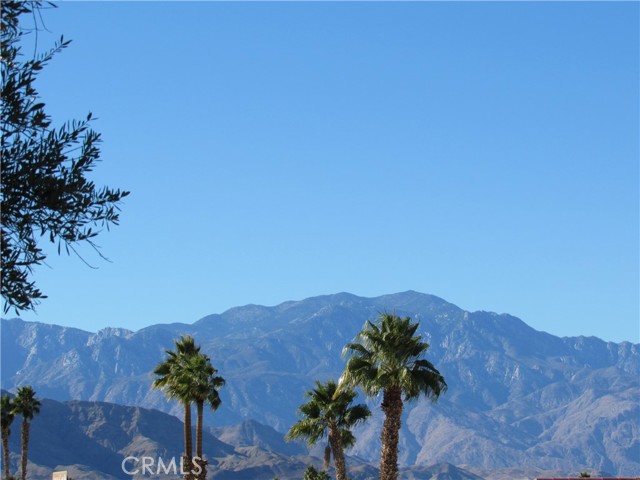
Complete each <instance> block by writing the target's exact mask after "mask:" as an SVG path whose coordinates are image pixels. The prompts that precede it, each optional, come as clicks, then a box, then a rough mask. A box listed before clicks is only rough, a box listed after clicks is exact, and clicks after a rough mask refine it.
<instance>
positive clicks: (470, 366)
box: [2, 291, 640, 475]
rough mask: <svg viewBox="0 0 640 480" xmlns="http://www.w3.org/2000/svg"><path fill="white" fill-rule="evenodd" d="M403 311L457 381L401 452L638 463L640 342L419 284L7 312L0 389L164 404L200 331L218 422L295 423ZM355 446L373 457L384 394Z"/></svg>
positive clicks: (575, 464) (492, 464)
mask: <svg viewBox="0 0 640 480" xmlns="http://www.w3.org/2000/svg"><path fill="white" fill-rule="evenodd" d="M393 309H395V311H396V313H397V314H399V315H409V316H411V317H413V318H415V319H419V320H420V321H421V328H420V333H421V334H422V335H423V336H424V337H425V338H426V339H427V341H428V342H429V343H430V345H431V348H430V350H429V353H428V358H429V359H430V360H431V361H432V362H433V363H434V364H435V365H436V366H437V367H438V368H439V369H440V371H441V372H442V373H443V375H444V376H445V378H446V380H447V383H448V384H449V391H448V392H447V393H446V394H445V395H444V396H443V397H442V398H441V399H440V401H439V402H438V403H437V404H435V405H432V404H431V403H430V402H428V401H422V400H421V401H417V402H415V403H411V404H409V405H408V406H407V408H406V411H405V416H404V417H403V422H404V428H403V430H402V438H401V452H400V453H401V461H402V462H403V464H406V465H414V464H415V465H419V466H425V467H427V466H430V465H433V464H442V463H449V464H452V465H469V466H474V467H477V468H481V469H482V468H484V469H495V468H508V467H513V466H519V467H532V468H533V467H536V468H546V469H559V470H567V471H576V470H588V469H599V470H605V471H609V472H612V473H615V474H618V475H636V474H638V473H639V472H640V425H639V423H640V422H639V420H638V419H639V418H640V405H639V402H638V399H639V398H640V382H639V380H638V379H639V376H640V345H639V344H632V343H630V342H622V343H613V342H604V341H602V340H600V339H597V338H594V337H565V338H558V337H555V336H553V335H550V334H547V333H544V332H538V331H536V330H534V329H532V328H531V327H529V326H528V325H526V324H525V323H524V322H522V321H521V320H519V319H518V318H516V317H513V316H510V315H497V314H494V313H490V312H466V311H464V310H462V309H460V308H458V307H456V306H455V305H452V304H450V303H448V302H446V301H445V300H443V299H440V298H438V297H435V296H432V295H426V294H421V293H417V292H411V291H410V292H404V293H399V294H393V295H385V296H382V297H376V298H362V297H357V296H355V295H351V294H347V293H340V294H336V295H327V296H321V297H314V298H310V299H306V300H302V301H292V302H285V303H283V304H281V305H277V306H275V307H263V306H258V305H248V306H244V307H236V308H233V309H230V310H228V311H226V312H224V313H222V314H216V315H210V316H207V317H205V318H203V319H201V320H199V321H197V322H195V323H193V324H182V323H174V324H164V325H163V324H160V325H152V326H149V327H147V328H144V329H141V330H139V331H137V332H131V331H128V330H125V329H104V330H101V331H100V332H97V333H94V334H91V333H88V332H83V331H82V330H78V329H72V328H65V327H59V326H54V325H45V324H39V323H30V322H23V321H21V320H15V319H14V320H2V387H3V388H5V389H14V388H15V387H16V386H18V385H21V384H31V385H33V386H34V388H35V389H36V391H37V392H38V394H39V395H40V396H45V397H51V398H54V399H58V400H68V399H83V400H99V401H108V402H116V403H122V404H128V405H140V406H144V407H149V408H157V409H160V410H162V411H166V412H170V413H172V414H174V415H180V409H179V407H178V406H177V405H175V404H168V403H167V402H166V400H165V399H164V397H163V396H162V394H161V393H160V392H157V391H152V390H150V388H149V386H150V383H151V381H152V377H151V375H150V372H151V370H152V369H153V367H154V366H155V365H156V364H157V363H158V362H159V361H161V360H162V358H163V356H164V350H165V349H167V348H171V347H172V345H173V339H175V338H176V337H178V336H179V335H181V334H191V335H194V336H195V338H196V339H197V342H198V343H199V344H201V345H202V347H203V350H204V351H205V352H206V353H207V354H209V355H210V356H211V357H212V359H213V362H214V365H216V367H217V368H218V369H219V371H220V373H221V374H222V375H223V376H224V377H225V378H226V380H227V386H226V387H225V388H224V390H223V391H222V400H223V404H222V406H221V408H220V409H219V410H218V412H216V413H215V414H213V415H208V417H207V422H208V424H209V425H214V426H224V425H233V424H238V423H240V422H242V421H244V420H250V419H254V420H256V421H258V422H260V423H262V424H266V425H269V426H271V427H273V428H275V429H276V430H278V431H279V432H285V431H286V430H287V429H288V428H289V426H290V425H291V424H292V423H293V422H294V421H295V419H296V408H297V407H298V406H299V405H300V404H301V403H302V401H303V393H304V392H305V391H306V390H307V389H308V388H310V387H312V386H313V382H314V380H315V379H320V380H324V379H327V378H331V377H332V378H337V377H338V376H339V375H340V372H341V371H342V368H343V365H344V361H343V359H342V358H341V350H342V347H343V346H344V344H345V343H347V342H349V341H351V340H352V339H353V337H354V336H355V334H356V333H357V332H358V331H359V330H360V328H361V327H362V325H363V324H364V322H365V321H366V320H367V319H374V318H375V317H376V316H377V315H378V314H379V313H380V312H381V311H385V310H386V311H391V310H393ZM368 403H369V404H370V406H371V407H372V408H373V409H374V416H373V418H372V420H371V421H370V422H368V423H367V424H366V425H364V426H363V427H362V428H360V429H359V430H358V431H357V437H358V442H357V444H356V446H355V448H354V449H353V450H352V451H351V452H350V453H351V454H352V455H356V456H359V457H361V458H363V459H365V460H368V461H375V459H376V458H377V455H378V452H379V433H380V428H381V421H382V416H381V413H380V411H379V400H378V399H369V400H368Z"/></svg>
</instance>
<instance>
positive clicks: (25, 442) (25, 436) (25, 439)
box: [20, 420, 30, 480]
mask: <svg viewBox="0 0 640 480" xmlns="http://www.w3.org/2000/svg"><path fill="white" fill-rule="evenodd" d="M29 427H30V425H29V422H27V421H26V420H23V421H22V428H21V430H22V431H21V432H20V433H21V434H22V459H21V460H22V462H21V465H22V480H27V450H28V448H29Z"/></svg>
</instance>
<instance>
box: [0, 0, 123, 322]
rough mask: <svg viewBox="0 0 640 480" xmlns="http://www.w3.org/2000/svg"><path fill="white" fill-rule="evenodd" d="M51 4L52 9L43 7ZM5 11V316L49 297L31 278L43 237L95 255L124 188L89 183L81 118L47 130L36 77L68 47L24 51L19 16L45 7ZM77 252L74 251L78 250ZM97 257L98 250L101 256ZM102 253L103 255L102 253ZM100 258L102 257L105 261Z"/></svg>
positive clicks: (94, 153)
mask: <svg viewBox="0 0 640 480" xmlns="http://www.w3.org/2000/svg"><path fill="white" fill-rule="evenodd" d="M48 5H52V4H48ZM1 8H2V34H1V40H2V45H1V47H0V48H1V53H2V111H1V115H2V141H1V142H2V177H1V178H2V193H1V195H2V213H1V219H2V297H3V299H4V301H5V304H4V311H5V313H6V312H7V311H8V310H9V309H11V308H14V309H15V311H16V312H19V311H22V310H33V309H34V307H35V305H36V304H37V303H38V302H39V300H40V299H42V298H46V296H45V295H44V294H43V293H42V292H41V291H40V290H39V289H38V288H37V287H36V285H35V282H34V280H33V279H32V273H33V268H34V266H36V265H40V264H42V262H43V261H44V260H45V258H46V254H45V253H44V252H43V250H42V248H41V247H40V246H39V244H38V239H39V238H41V237H44V238H45V239H48V240H49V241H50V242H52V243H54V244H56V243H57V245H58V253H60V251H61V249H62V248H64V249H65V250H66V251H67V253H69V252H76V249H75V247H76V246H77V245H78V244H80V243H85V244H88V245H90V246H91V247H93V248H94V249H96V251H98V249H97V246H96V244H95V243H94V239H95V237H96V235H97V234H98V233H99V230H100V228H103V227H106V228H107V229H108V228H109V225H110V224H116V225H117V224H118V218H119V203H120V202H121V200H122V198H123V197H125V196H126V195H128V194H129V192H126V191H120V190H118V189H111V188H108V187H102V188H99V187H97V186H96V185H95V184H94V182H93V181H90V180H89V179H88V178H87V174H88V173H89V172H91V171H92V169H93V167H94V166H95V164H96V162H98V161H99V160H100V149H99V143H100V134H99V133H97V132H95V131H94V130H92V129H91V128H90V122H91V119H92V116H91V113H89V114H88V115H87V116H86V118H85V119H84V120H72V121H69V122H67V123H65V124H64V125H62V126H60V127H59V128H54V127H53V126H52V124H51V123H52V122H51V118H50V117H49V116H48V115H47V114H46V113H45V110H44V107H45V104H44V103H43V102H42V100H41V98H40V97H39V95H38V92H37V91H36V89H35V87H34V81H35V79H36V76H37V75H38V73H39V72H40V71H41V70H42V69H43V67H45V66H46V65H47V63H48V62H49V61H50V60H51V59H52V58H53V56H54V55H55V54H57V53H59V52H60V51H62V50H63V49H64V48H66V47H67V46H68V45H69V41H65V40H64V39H63V38H62V37H61V38H60V41H58V42H56V43H55V45H54V47H53V48H52V49H50V50H48V51H46V52H45V53H43V54H41V55H37V56H35V57H34V58H28V59H26V58H25V57H24V55H23V53H21V46H20V42H21V39H22V38H23V37H24V36H25V35H28V34H35V35H37V34H38V25H36V27H35V29H25V28H23V27H21V25H20V19H21V18H22V17H24V16H28V15H33V18H34V19H37V18H39V13H40V9H41V8H42V2H40V1H15V0H7V1H4V0H3V1H2V2H1ZM76 253H77V252H76ZM98 254H100V252H98ZM100 256H102V255H100ZM103 258H104V257H103Z"/></svg>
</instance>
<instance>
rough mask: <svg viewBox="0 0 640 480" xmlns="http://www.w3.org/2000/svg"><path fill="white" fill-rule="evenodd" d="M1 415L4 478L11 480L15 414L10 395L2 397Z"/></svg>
mask: <svg viewBox="0 0 640 480" xmlns="http://www.w3.org/2000/svg"><path fill="white" fill-rule="evenodd" d="M0 414H1V416H2V452H3V454H4V457H3V458H4V476H5V478H7V479H8V478H10V476H11V474H10V471H9V435H11V424H12V423H13V419H14V417H15V415H14V414H13V402H12V401H11V397H10V396H9V394H6V395H3V396H2V404H1V406H0Z"/></svg>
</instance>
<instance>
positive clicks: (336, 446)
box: [329, 426, 347, 480]
mask: <svg viewBox="0 0 640 480" xmlns="http://www.w3.org/2000/svg"><path fill="white" fill-rule="evenodd" d="M329 444H330V445H331V450H333V464H334V465H335V467H336V480H347V464H346V463H345V461H344V450H343V449H342V438H341V435H340V430H338V428H337V427H335V426H331V427H329Z"/></svg>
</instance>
